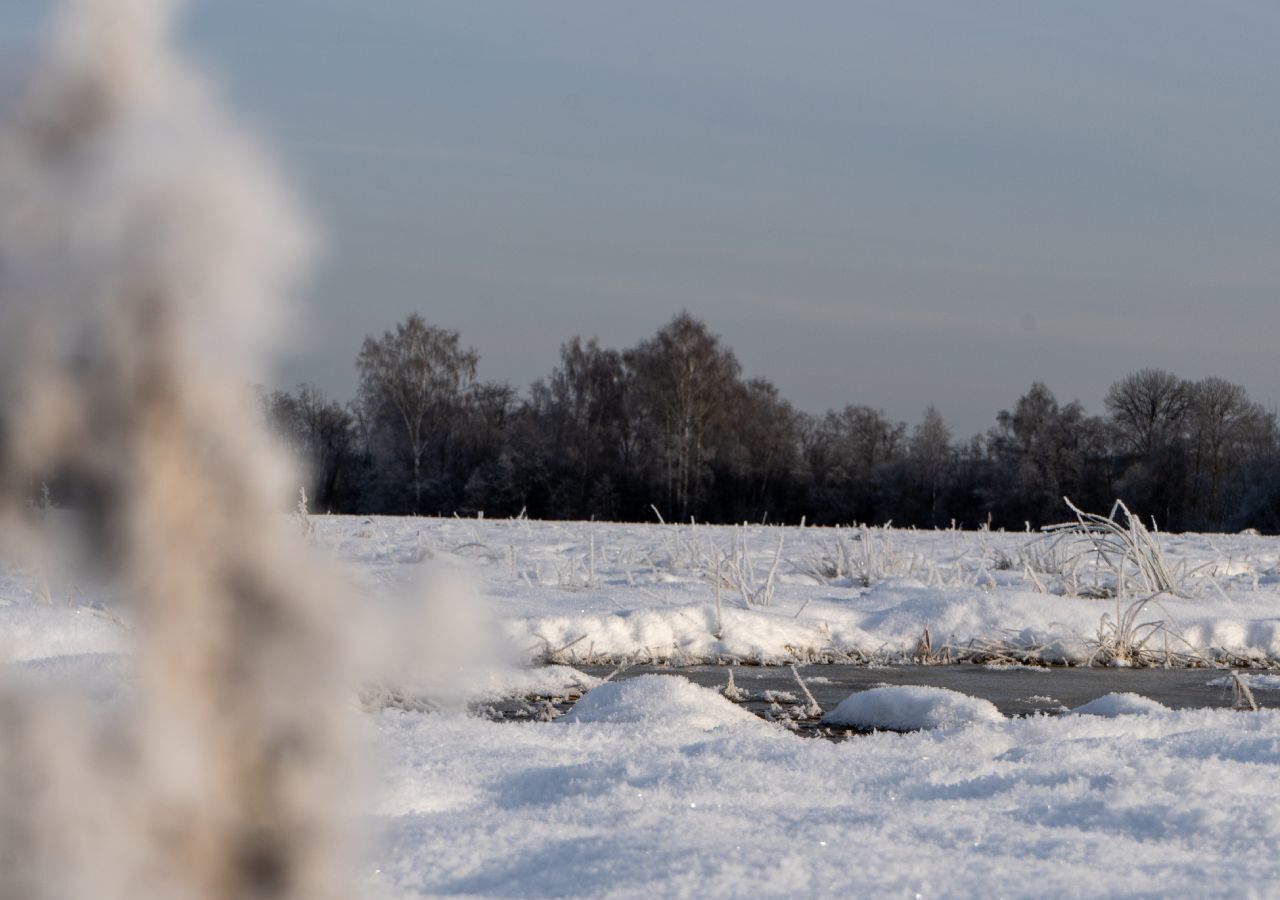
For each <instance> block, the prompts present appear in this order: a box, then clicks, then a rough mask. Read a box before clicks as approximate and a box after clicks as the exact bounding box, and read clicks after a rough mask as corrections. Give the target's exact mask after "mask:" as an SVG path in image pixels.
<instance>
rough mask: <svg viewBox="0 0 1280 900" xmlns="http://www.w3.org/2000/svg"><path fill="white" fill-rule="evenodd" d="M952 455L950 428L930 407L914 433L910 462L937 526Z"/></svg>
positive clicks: (932, 520) (909, 450)
mask: <svg viewBox="0 0 1280 900" xmlns="http://www.w3.org/2000/svg"><path fill="white" fill-rule="evenodd" d="M952 455H953V452H952V449H951V429H950V428H948V427H947V423H946V421H945V420H944V419H943V418H942V413H940V412H938V408H937V407H936V406H934V405H933V404H929V408H928V409H926V410H925V413H924V419H922V420H921V421H920V424H918V425H916V427H915V429H914V430H913V431H912V432H911V440H910V443H909V444H908V459H909V460H910V464H911V469H912V471H913V474H914V477H915V481H916V483H917V485H919V486H920V487H921V488H922V489H924V490H926V491H928V494H929V520H930V524H932V525H935V526H936V525H938V524H940V523H939V515H938V512H939V499H940V498H939V494H940V492H941V489H942V484H943V482H944V480H945V479H946V476H947V470H948V468H949V467H950V465H951V458H952Z"/></svg>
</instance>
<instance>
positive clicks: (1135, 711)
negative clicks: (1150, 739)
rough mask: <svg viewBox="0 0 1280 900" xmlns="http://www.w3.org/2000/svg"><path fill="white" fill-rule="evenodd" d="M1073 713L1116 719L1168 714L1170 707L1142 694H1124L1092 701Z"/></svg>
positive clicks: (1077, 708) (1078, 707)
mask: <svg viewBox="0 0 1280 900" xmlns="http://www.w3.org/2000/svg"><path fill="white" fill-rule="evenodd" d="M1071 711H1072V712H1073V713H1077V714H1079V715H1084V716H1102V717H1104V718H1107V719H1114V718H1115V717H1116V716H1140V715H1150V714H1152V713H1161V712H1168V711H1169V707H1167V706H1165V705H1164V704H1163V703H1161V702H1159V701H1158V700H1152V699H1151V698H1150V697H1144V696H1142V695H1141V694H1132V693H1123V694H1106V695H1104V696H1102V697H1099V698H1098V699H1096V700H1090V701H1089V702H1088V703H1086V704H1085V705H1084V706H1077V707H1076V708H1075V709H1073V710H1071Z"/></svg>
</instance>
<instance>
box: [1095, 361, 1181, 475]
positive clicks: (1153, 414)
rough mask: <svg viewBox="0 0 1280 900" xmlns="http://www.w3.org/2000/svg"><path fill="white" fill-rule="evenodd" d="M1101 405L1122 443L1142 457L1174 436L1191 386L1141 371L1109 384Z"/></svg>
mask: <svg viewBox="0 0 1280 900" xmlns="http://www.w3.org/2000/svg"><path fill="white" fill-rule="evenodd" d="M1105 402H1106V406H1107V412H1109V413H1111V420H1112V422H1114V423H1115V425H1116V427H1117V429H1118V430H1119V432H1120V435H1121V437H1122V438H1123V440H1124V441H1125V443H1126V444H1127V445H1128V446H1129V448H1130V449H1131V450H1133V451H1134V452H1136V453H1140V454H1142V455H1144V456H1146V455H1148V454H1150V453H1151V452H1152V451H1153V450H1154V449H1155V448H1156V447H1157V446H1158V445H1160V444H1161V443H1162V442H1164V441H1166V440H1169V439H1170V438H1172V437H1174V436H1175V435H1176V433H1177V431H1178V429H1179V428H1180V427H1181V425H1182V422H1183V419H1184V418H1185V416H1186V414H1187V408H1188V406H1189V405H1190V402H1191V386H1190V384H1189V383H1188V382H1186V381H1183V380H1182V379H1181V378H1179V377H1178V376H1176V375H1174V374H1173V373H1171V372H1166V371H1164V370H1163V369H1143V370H1141V371H1139V372H1134V373H1133V374H1132V375H1126V376H1125V377H1124V378H1122V379H1120V380H1119V381H1117V382H1116V383H1115V384H1113V385H1111V388H1110V390H1108V391H1107V397H1106V401H1105Z"/></svg>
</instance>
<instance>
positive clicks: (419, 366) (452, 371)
mask: <svg viewBox="0 0 1280 900" xmlns="http://www.w3.org/2000/svg"><path fill="white" fill-rule="evenodd" d="M479 360H480V357H479V356H478V355H477V353H476V352H475V350H473V349H465V350H464V349H463V348H462V346H461V344H460V341H459V335H458V332H456V331H448V330H446V329H443V328H439V327H437V326H434V325H428V324H427V323H426V322H424V321H423V319H422V317H421V316H419V315H418V314H417V313H414V314H412V315H410V316H409V317H408V318H407V319H405V320H404V321H403V322H401V323H400V324H398V325H397V326H396V327H395V330H394V331H388V332H385V333H384V334H383V335H382V337H381V338H372V337H367V338H365V341H364V345H363V346H362V347H361V348H360V355H359V357H357V359H356V369H357V371H358V372H359V374H360V387H359V398H360V399H359V403H360V405H361V407H362V408H363V411H364V414H365V416H366V418H367V419H368V421H369V423H370V426H371V428H372V430H374V431H375V432H376V433H378V434H379V435H380V436H381V437H382V439H383V443H384V444H385V446H386V448H387V449H388V450H389V451H390V452H391V453H392V454H393V455H395V456H396V457H399V458H401V459H402V460H404V461H405V462H406V463H407V465H408V468H409V470H410V477H411V482H412V485H413V511H414V512H415V513H416V512H421V511H422V486H423V464H424V461H425V458H426V455H427V451H428V450H429V449H431V448H432V445H433V444H434V445H435V447H436V449H437V451H438V453H439V463H440V467H441V468H443V467H444V463H445V461H446V459H447V454H448V447H449V437H450V434H451V431H452V429H453V428H454V427H455V425H456V423H457V419H458V417H459V416H460V415H461V413H462V401H463V398H464V396H465V394H466V392H467V390H468V388H469V387H470V386H471V384H472V382H473V381H474V379H475V375H476V366H477V365H478V363H479Z"/></svg>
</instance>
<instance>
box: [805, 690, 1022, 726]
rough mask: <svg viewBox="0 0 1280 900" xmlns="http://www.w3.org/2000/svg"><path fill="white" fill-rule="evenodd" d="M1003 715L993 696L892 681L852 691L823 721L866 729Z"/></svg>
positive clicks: (952, 722) (988, 719) (996, 719)
mask: <svg viewBox="0 0 1280 900" xmlns="http://www.w3.org/2000/svg"><path fill="white" fill-rule="evenodd" d="M1003 719H1004V716H1003V715H1002V714H1001V713H1000V710H998V709H996V707H995V704H993V703H992V702H991V701H989V700H983V699H981V698H979V697H970V696H969V695H967V694H962V693H960V692H959V691H952V690H948V689H947V688H939V687H925V686H912V685H890V686H885V687H878V688H871V689H870V690H868V691H859V692H858V693H856V694H851V695H850V696H848V697H846V698H845V699H844V700H842V701H841V702H840V704H839V705H838V706H837V707H836V708H835V709H833V710H831V712H829V713H827V714H826V715H825V716H823V717H822V723H823V724H824V725H844V726H848V727H850V728H859V729H864V730H870V729H873V728H881V729H888V730H891V731H918V730H925V729H930V728H953V727H956V726H959V725H973V724H976V723H979V722H999V721H1002V720H1003Z"/></svg>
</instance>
